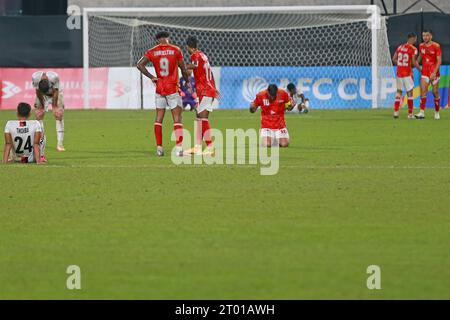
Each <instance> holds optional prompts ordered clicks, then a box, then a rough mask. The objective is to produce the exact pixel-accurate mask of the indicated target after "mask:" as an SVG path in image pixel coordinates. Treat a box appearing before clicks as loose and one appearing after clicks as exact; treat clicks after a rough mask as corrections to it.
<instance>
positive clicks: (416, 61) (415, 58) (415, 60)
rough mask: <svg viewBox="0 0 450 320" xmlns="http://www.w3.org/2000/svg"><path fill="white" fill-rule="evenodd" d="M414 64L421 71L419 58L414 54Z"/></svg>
mask: <svg viewBox="0 0 450 320" xmlns="http://www.w3.org/2000/svg"><path fill="white" fill-rule="evenodd" d="M412 64H413V66H414V67H415V68H416V69H417V70H419V72H420V65H419V61H418V58H417V57H416V56H414V55H413V56H412Z"/></svg>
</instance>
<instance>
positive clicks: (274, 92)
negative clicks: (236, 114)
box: [250, 84, 294, 147]
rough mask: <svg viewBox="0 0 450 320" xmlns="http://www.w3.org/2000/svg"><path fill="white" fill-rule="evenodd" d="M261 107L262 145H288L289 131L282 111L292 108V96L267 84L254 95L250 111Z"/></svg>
mask: <svg viewBox="0 0 450 320" xmlns="http://www.w3.org/2000/svg"><path fill="white" fill-rule="evenodd" d="M258 107H261V130H260V137H261V143H262V146H263V147H271V146H273V145H277V144H278V145H279V146H280V147H287V146H289V132H288V130H287V128H286V122H285V120H284V112H285V111H286V109H287V110H292V109H293V108H294V103H293V102H292V98H291V97H290V96H289V93H287V92H286V91H285V90H283V89H278V87H277V86H276V85H275V84H271V85H269V87H268V88H267V89H266V90H263V91H261V92H260V93H258V94H257V95H256V98H255V100H254V101H253V102H252V103H251V105H250V112H251V113H255V112H256V110H257V109H258Z"/></svg>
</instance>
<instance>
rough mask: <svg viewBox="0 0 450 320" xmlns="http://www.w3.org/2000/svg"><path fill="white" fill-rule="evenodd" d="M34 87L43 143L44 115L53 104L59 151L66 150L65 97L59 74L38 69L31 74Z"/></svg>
mask: <svg viewBox="0 0 450 320" xmlns="http://www.w3.org/2000/svg"><path fill="white" fill-rule="evenodd" d="M31 78H32V82H33V87H34V88H35V90H36V100H35V102H34V107H35V113H36V119H37V120H38V121H39V123H40V125H41V128H42V139H43V145H45V141H46V136H45V129H44V116H45V112H47V111H48V107H49V105H50V104H52V111H53V115H54V117H55V120H56V139H57V145H56V150H57V151H60V152H61V151H66V149H65V148H64V97H63V94H62V92H61V90H60V86H59V76H58V74H57V73H56V72H53V71H47V72H46V71H36V72H35V73H33V75H32V76H31ZM44 152H45V150H44V149H43V150H42V154H41V157H42V160H43V161H45V155H44Z"/></svg>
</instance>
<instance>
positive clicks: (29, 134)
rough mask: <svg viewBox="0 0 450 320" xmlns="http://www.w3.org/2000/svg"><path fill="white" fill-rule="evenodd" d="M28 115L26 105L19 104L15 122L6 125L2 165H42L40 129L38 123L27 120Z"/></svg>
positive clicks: (29, 108) (28, 110) (27, 106)
mask: <svg viewBox="0 0 450 320" xmlns="http://www.w3.org/2000/svg"><path fill="white" fill-rule="evenodd" d="M30 113H31V106H30V105H29V104H28V103H23V102H22V103H19V105H18V106H17V120H11V121H8V122H7V123H6V126H5V149H4V151H3V163H12V162H21V163H31V162H36V163H38V164H41V163H44V161H42V159H41V148H42V147H43V146H42V145H41V136H42V128H41V125H40V123H39V121H37V120H28V118H29V117H30Z"/></svg>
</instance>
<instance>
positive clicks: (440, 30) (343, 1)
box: [0, 0, 450, 109]
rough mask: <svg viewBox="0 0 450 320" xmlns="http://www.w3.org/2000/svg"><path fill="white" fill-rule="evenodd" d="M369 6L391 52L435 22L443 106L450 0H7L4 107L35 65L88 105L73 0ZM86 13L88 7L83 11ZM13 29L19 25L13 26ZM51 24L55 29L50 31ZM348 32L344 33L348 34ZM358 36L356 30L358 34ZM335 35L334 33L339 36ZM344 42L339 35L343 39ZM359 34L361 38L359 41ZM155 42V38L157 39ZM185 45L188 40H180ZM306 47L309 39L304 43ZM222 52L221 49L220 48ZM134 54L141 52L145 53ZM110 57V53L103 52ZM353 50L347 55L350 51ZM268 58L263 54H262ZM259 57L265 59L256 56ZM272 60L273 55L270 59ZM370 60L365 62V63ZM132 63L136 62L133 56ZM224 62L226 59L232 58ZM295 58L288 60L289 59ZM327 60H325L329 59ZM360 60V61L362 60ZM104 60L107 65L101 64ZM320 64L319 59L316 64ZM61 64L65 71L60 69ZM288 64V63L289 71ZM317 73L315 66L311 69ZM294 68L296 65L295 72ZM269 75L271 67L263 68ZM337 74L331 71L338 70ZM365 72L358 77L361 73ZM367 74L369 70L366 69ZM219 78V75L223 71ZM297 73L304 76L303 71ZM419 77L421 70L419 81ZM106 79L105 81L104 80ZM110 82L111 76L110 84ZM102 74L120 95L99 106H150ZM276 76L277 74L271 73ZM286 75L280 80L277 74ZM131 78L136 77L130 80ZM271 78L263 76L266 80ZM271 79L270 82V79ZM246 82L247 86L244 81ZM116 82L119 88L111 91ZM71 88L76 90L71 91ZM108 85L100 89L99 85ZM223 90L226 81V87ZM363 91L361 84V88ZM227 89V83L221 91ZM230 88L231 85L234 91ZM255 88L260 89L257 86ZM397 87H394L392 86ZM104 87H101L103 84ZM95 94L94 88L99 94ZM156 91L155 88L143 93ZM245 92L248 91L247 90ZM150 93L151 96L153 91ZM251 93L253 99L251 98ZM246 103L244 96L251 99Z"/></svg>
mask: <svg viewBox="0 0 450 320" xmlns="http://www.w3.org/2000/svg"><path fill="white" fill-rule="evenodd" d="M331 4H333V5H336V4H337V5H369V4H376V5H378V6H379V7H380V10H381V13H382V14H383V16H385V17H386V21H387V22H386V24H387V35H388V40H389V48H390V51H391V52H390V54H392V53H393V51H394V50H395V48H396V47H397V46H398V45H399V44H400V43H402V42H403V41H404V39H405V35H406V34H407V33H409V32H412V31H413V32H416V33H417V34H421V32H422V30H423V29H424V28H427V29H432V30H434V32H435V37H434V39H435V40H436V41H438V42H439V43H440V44H441V46H442V48H443V67H442V68H441V73H442V79H441V97H442V106H443V107H445V106H447V105H448V95H449V94H448V93H449V90H450V89H449V87H450V80H449V79H450V77H449V74H450V67H448V65H450V34H449V33H448V32H445V30H449V29H450V18H449V13H450V2H449V1H447V0H432V1H428V0H419V1H418V0H402V1H394V0H384V1H381V0H353V1H352V0H336V1H324V0H316V1H313V0H296V1H294V0H272V1H270V0H262V1H257V0H244V1H237V0H231V1H224V0H214V1H187V0H171V1H168V2H167V1H162V0H111V1H106V0H94V1H88V0H68V1H66V0H53V1H31V0H23V1H13V0H0V37H1V39H2V40H3V42H4V43H3V45H2V50H1V51H0V80H1V82H2V92H1V94H2V95H1V99H0V109H11V108H14V107H15V105H16V104H17V102H18V101H19V100H27V99H32V96H33V94H34V93H33V91H32V88H31V86H30V79H29V77H30V74H31V72H32V71H33V70H30V68H37V69H39V68H58V72H59V73H60V75H61V79H62V82H63V87H64V88H65V89H66V90H65V91H66V105H67V107H68V108H82V107H83V81H82V69H81V68H82V66H83V37H82V30H81V28H80V29H77V28H75V29H69V28H67V26H66V22H67V17H68V16H67V11H68V7H69V8H73V7H71V6H78V7H79V8H80V9H81V10H82V9H83V8H86V7H165V6H166V7H191V6H196V7H202V6H219V7H222V6H256V5H258V6H284V5H331ZM80 13H81V12H80ZM11 30H14V32H11ZM49 31H51V32H49ZM345 36H346V35H345V34H344V35H343V38H344V37H345ZM352 36H354V35H350V37H352ZM333 38H335V37H334V36H333ZM339 41H340V40H339ZM356 41H358V40H356ZM150 43H151V40H150ZM179 45H182V43H181V44H179ZM299 46H302V44H299ZM205 49H206V52H207V53H208V52H209V53H210V56H211V60H212V64H213V66H214V67H217V68H219V67H222V66H223V65H224V59H222V58H221V59H218V58H217V54H215V53H214V54H213V53H212V52H211V51H213V49H214V50H217V48H211V47H209V48H205ZM219 51H220V48H219ZM385 51H386V50H385ZM312 52H313V53H312V55H313V56H314V57H311V60H310V61H307V62H306V63H304V61H293V63H294V65H295V63H297V65H300V66H305V65H306V66H307V65H311V66H314V63H315V62H314V61H316V60H320V61H323V60H324V57H322V56H320V57H317V56H316V52H314V51H312ZM139 55H140V53H139V54H137V56H136V57H133V59H137V58H138V56H139ZM102 56H103V54H102ZM346 56H347V54H346ZM259 57H260V58H264V59H267V55H266V56H264V55H260V56H259ZM260 62H261V63H262V61H260ZM256 63H258V61H257V62H256ZM264 63H266V64H264V65H270V61H269V63H268V64H267V61H265V62H264ZM351 63H352V61H350V62H345V61H344V63H342V61H337V60H336V61H330V62H325V65H328V66H329V65H333V66H334V65H336V66H342V65H350V64H351ZM360 63H361V65H364V63H365V62H364V61H363V62H360ZM130 64H131V65H132V64H133V62H131V63H130ZM225 65H231V64H227V61H225ZM282 65H289V64H286V63H284V64H282ZM321 65H324V64H323V62H322V64H321ZM358 65H360V64H358ZM98 66H102V65H98ZM108 66H116V67H125V66H122V65H120V62H119V63H118V64H117V65H108ZM316 66H317V64H316ZM60 69H61V70H60ZM288 71H289V70H288ZM310 71H311V72H313V73H314V72H315V70H310ZM288 73H289V72H288ZM261 76H262V77H263V78H264V73H262V75H261ZM288 76H289V78H293V79H289V80H291V81H294V82H295V81H296V80H297V79H296V77H295V75H288ZM331 77H332V76H331ZM357 77H358V76H356V78H357ZM360 77H362V76H360ZM218 78H220V76H219V77H218ZM297 78H298V77H297ZM417 79H418V77H416V82H417ZM101 81H104V82H105V83H103V84H102V83H100V82H101ZM108 81H109V83H108ZM114 81H115V83H114V84H111V82H112V80H108V79H106V80H105V79H103V80H100V82H99V83H98V87H97V88H99V87H102V86H105V87H109V88H110V89H109V90H108V94H102V96H105V97H106V96H108V95H109V96H111V95H114V98H117V97H119V98H117V99H112V98H111V99H110V98H108V99H106V98H105V99H99V100H95V101H90V104H91V106H92V107H96V108H105V107H107V108H124V106H125V105H126V108H138V107H139V106H143V107H145V106H144V98H142V99H141V102H135V103H134V102H133V99H130V98H129V97H127V94H128V95H131V94H130V92H131V91H133V86H130V85H129V84H127V81H116V80H115V79H114ZM267 81H271V80H267ZM275 81H278V82H280V81H281V80H279V79H276V80H275ZM128 82H130V81H128ZM263 82H264V81H263ZM264 83H265V82H264ZM242 87H243V85H242ZM111 88H113V90H111ZM227 88H228V89H229V90H225V93H228V94H226V95H225V97H226V98H227V100H225V101H224V102H225V103H222V104H223V105H221V107H222V108H242V107H244V106H246V104H245V103H246V101H245V100H246V99H244V98H243V97H242V96H239V97H238V98H236V99H234V100H233V99H228V98H230V97H232V95H231V92H233V91H239V89H240V88H239V87H238V86H236V87H234V86H231V87H226V88H225V89H227ZM68 89H70V90H68ZM100 89H101V88H100ZM221 89H222V88H221ZM391 89H392V90H390V92H389V95H390V96H389V99H390V100H393V95H394V91H395V88H393V87H392V88H391ZM355 90H357V89H355ZM222 91H223V90H222ZM228 91H230V92H228ZM253 91H254V90H253ZM391 91H392V92H391ZM98 92H101V91H98ZM94 95H95V94H94ZM418 95H419V93H418V83H416V90H415V97H416V101H415V104H416V105H418V103H419V101H418ZM143 96H144V97H149V96H148V95H143ZM244 96H245V95H244ZM310 98H311V99H312V100H313V102H316V101H315V99H316V98H317V97H315V96H314V93H311V96H310ZM389 99H387V100H385V101H384V104H383V103H380V106H381V107H390V105H391V103H390V100H389ZM149 100H152V99H151V97H150V99H149ZM247 100H248V99H247ZM429 100H430V101H429V104H430V105H429V107H431V106H432V101H431V100H432V99H429ZM244 102H245V103H244ZM314 104H315V107H316V108H326V109H327V108H367V107H370V103H364V101H363V99H360V97H358V99H357V100H355V101H354V103H351V102H348V101H335V100H330V103H328V104H327V103H321V101H320V100H318V99H317V102H316V103H314Z"/></svg>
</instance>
